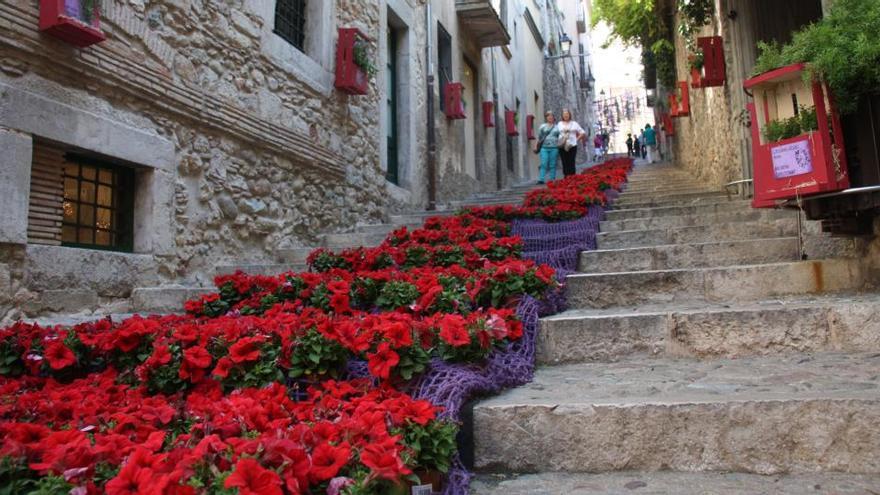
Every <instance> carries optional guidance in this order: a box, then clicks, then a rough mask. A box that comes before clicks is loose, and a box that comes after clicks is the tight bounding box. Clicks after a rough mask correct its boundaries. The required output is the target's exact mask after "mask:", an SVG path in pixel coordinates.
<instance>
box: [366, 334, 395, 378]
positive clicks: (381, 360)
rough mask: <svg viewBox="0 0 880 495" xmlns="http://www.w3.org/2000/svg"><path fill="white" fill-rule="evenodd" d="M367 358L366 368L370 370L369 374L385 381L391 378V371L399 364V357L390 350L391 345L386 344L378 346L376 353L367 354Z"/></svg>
mask: <svg viewBox="0 0 880 495" xmlns="http://www.w3.org/2000/svg"><path fill="white" fill-rule="evenodd" d="M367 358H368V359H369V361H368V363H367V367H368V368H369V369H370V374H372V375H373V376H375V377H378V378H383V379H386V380H387V379H388V377H389V376H391V369H392V368H394V367H395V366H397V363H399V362H400V356H399V355H398V354H397V353H396V352H394V351H392V350H391V345H390V344H388V342H382V343H381V344H379V348H378V349H376V352H374V353H372V354H367Z"/></svg>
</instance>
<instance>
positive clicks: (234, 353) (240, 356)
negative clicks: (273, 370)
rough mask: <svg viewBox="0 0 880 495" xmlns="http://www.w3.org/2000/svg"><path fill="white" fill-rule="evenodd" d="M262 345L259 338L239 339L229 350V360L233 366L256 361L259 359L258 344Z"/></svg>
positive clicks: (261, 340)
mask: <svg viewBox="0 0 880 495" xmlns="http://www.w3.org/2000/svg"><path fill="white" fill-rule="evenodd" d="M262 343H263V339H262V338H260V337H247V338H244V339H241V340H239V341H238V342H236V343H235V344H232V347H230V348H229V359H231V360H232V362H233V363H235V364H241V363H246V362H248V361H256V360H257V359H260V344H262Z"/></svg>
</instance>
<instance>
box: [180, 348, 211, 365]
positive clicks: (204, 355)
mask: <svg viewBox="0 0 880 495" xmlns="http://www.w3.org/2000/svg"><path fill="white" fill-rule="evenodd" d="M183 362H184V363H186V364H188V365H189V366H191V367H193V368H207V367H208V366H211V355H210V354H208V351H206V350H205V348H204V347H190V348H189V349H187V350H185V351H183Z"/></svg>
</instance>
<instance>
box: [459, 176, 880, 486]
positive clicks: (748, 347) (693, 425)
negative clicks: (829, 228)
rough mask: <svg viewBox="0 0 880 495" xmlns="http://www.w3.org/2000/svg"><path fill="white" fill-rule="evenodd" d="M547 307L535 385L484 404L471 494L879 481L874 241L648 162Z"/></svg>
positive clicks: (879, 330) (477, 421)
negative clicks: (869, 245)
mask: <svg viewBox="0 0 880 495" xmlns="http://www.w3.org/2000/svg"><path fill="white" fill-rule="evenodd" d="M615 208H616V209H615V210H614V211H610V212H608V215H607V219H606V220H605V221H603V222H602V223H601V226H600V230H601V233H600V234H599V236H598V247H599V249H598V250H597V251H592V252H584V253H582V255H581V259H580V273H577V274H575V275H572V276H570V277H569V279H568V287H567V291H568V296H569V303H570V307H571V308H572V309H570V310H569V311H567V312H565V313H562V314H559V315H555V316H552V317H549V318H545V319H543V320H542V321H541V329H540V332H539V336H538V342H537V357H536V359H537V365H538V369H537V371H536V374H535V379H534V381H533V382H532V383H531V384H529V385H527V386H524V387H521V388H518V389H514V390H510V391H507V392H506V393H504V394H502V395H500V396H498V397H495V398H491V399H488V400H485V401H482V402H480V403H478V404H477V405H476V406H475V407H474V410H473V419H472V425H471V426H472V428H473V437H474V452H473V454H474V459H475V468H476V470H477V471H478V472H479V473H480V475H479V476H478V477H477V478H476V479H475V480H474V481H473V483H472V493H474V494H477V495H488V494H502V493H503V494H504V495H518V494H547V495H550V494H631V493H632V494H686V495H687V494H758V493H761V494H765V493H767V494H769V493H773V494H792V495H794V494H804V493H821V494H856V493H858V494H876V493H880V426H878V425H880V353H878V351H880V294H877V293H875V292H872V290H871V289H872V286H871V285H872V284H871V282H872V280H871V279H870V276H869V275H868V272H867V270H866V267H865V266H864V258H863V253H864V248H865V246H864V240H861V239H842V238H830V237H827V236H823V235H822V234H821V233H820V231H819V230H818V226H817V225H813V224H811V223H807V224H806V225H805V226H804V249H805V251H806V254H807V259H806V260H804V259H802V256H801V252H800V250H799V243H798V237H797V234H798V222H797V213H796V212H793V211H775V210H753V209H751V208H750V206H749V204H748V202H746V201H741V200H736V199H734V200H728V198H727V197H726V196H725V195H723V194H719V193H718V192H717V191H712V190H709V189H707V188H705V187H701V186H700V185H699V184H697V183H696V182H694V181H693V180H691V179H690V178H689V177H688V176H687V175H685V174H683V173H682V172H680V171H678V170H677V169H675V168H672V167H669V166H661V167H657V166H654V167H651V168H647V167H645V168H637V169H636V171H635V172H634V173H633V174H632V176H631V179H630V181H629V184H628V187H627V189H626V191H625V192H624V193H623V194H621V196H620V199H619V200H618V202H617V203H616V206H615Z"/></svg>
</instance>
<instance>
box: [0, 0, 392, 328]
mask: <svg viewBox="0 0 880 495" xmlns="http://www.w3.org/2000/svg"><path fill="white" fill-rule="evenodd" d="M270 3H271V2H257V1H253V0H249V1H232V2H204V1H195V0H192V1H190V0H178V1H174V2H158V1H146V2H145V1H141V0H105V1H104V2H103V4H104V5H103V8H104V9H105V13H104V15H103V16H102V24H103V26H102V27H103V29H104V30H105V32H106V34H107V36H108V39H107V40H106V41H105V42H103V43H101V44H98V45H96V46H94V47H91V48H88V49H84V50H77V49H75V48H73V47H70V46H68V45H66V44H64V43H62V42H60V41H58V40H55V39H53V38H51V37H49V36H46V35H42V34H40V33H39V32H38V30H37V16H38V11H37V3H36V2H33V1H30V0H11V1H9V2H4V5H3V7H2V8H0V27H2V28H3V34H2V35H0V60H2V63H0V127H3V128H6V129H7V131H9V132H15V133H20V134H21V135H22V136H25V138H26V139H25V140H26V141H28V144H30V143H31V142H32V141H33V140H39V139H49V140H51V141H53V142H56V143H59V144H62V145H67V146H71V147H75V148H78V149H83V150H85V151H88V152H93V153H96V154H99V155H101V156H104V157H106V158H111V159H113V158H115V159H124V161H125V162H126V163H130V164H132V165H133V166H137V167H140V168H139V169H138V170H139V172H138V182H139V184H138V186H137V187H138V191H137V200H136V202H137V207H136V210H139V211H136V213H135V217H136V220H135V221H136V226H135V228H136V234H135V237H136V238H135V251H136V252H135V253H134V254H120V255H118V256H116V258H114V255H115V253H110V254H104V253H98V254H97V255H95V256H97V258H94V259H88V260H85V259H82V255H83V254H84V252H83V251H82V250H76V249H72V248H61V247H48V248H47V249H46V250H44V251H42V252H41V251H40V247H36V248H34V247H33V246H29V247H28V248H27V249H24V246H23V245H22V243H21V236H20V232H17V233H16V232H12V233H9V232H4V237H3V239H0V244H2V249H0V267H2V269H0V284H2V285H0V293H3V294H4V297H3V298H0V318H2V316H3V315H6V314H8V313H10V311H12V307H13V306H15V305H16V304H12V303H10V300H16V301H19V302H21V301H25V300H26V301H28V304H27V308H26V309H27V313H29V314H37V313H39V312H41V311H42V310H44V309H55V308H53V307H52V302H51V301H50V300H49V299H50V294H49V293H48V291H49V290H50V289H48V287H51V288H52V289H51V290H68V291H70V290H83V291H86V292H87V293H88V294H89V296H86V299H88V300H89V301H91V300H92V299H89V298H91V297H96V298H100V297H103V296H104V295H107V293H108V292H113V291H108V290H103V291H102V289H100V288H101V287H105V289H106V287H116V288H118V289H119V290H118V291H115V292H114V295H116V296H125V295H127V292H128V291H129V290H130V289H131V287H128V286H118V285H114V284H113V283H111V282H110V281H106V280H93V279H91V278H90V276H89V275H88V274H87V273H84V272H85V271H88V269H89V267H91V269H92V270H94V269H103V270H107V271H109V272H111V273H112V274H113V276H114V277H115V278H116V279H117V280H123V279H126V278H129V279H131V280H134V281H136V283H144V284H150V283H158V284H162V283H170V282H175V283H184V284H189V283H206V282H208V281H209V280H210V279H211V277H212V276H213V274H214V267H215V266H216V265H218V264H228V263H233V262H243V261H247V262H272V261H274V260H275V250H276V249H277V248H279V247H281V246H299V245H314V243H315V241H316V235H317V234H319V233H321V232H323V231H333V230H343V229H347V228H351V227H352V226H354V225H356V224H358V223H365V222H376V221H378V220H381V219H382V218H383V216H384V215H385V207H386V203H387V201H388V200H386V198H387V197H388V194H387V188H386V185H385V179H384V171H383V170H382V168H381V166H380V160H379V149H378V142H379V139H378V136H377V133H378V130H379V125H378V118H379V115H378V112H376V108H377V107H378V106H379V105H380V97H379V94H378V92H377V90H376V87H375V82H374V83H373V86H372V87H371V90H370V93H369V94H368V95H366V96H348V95H345V94H342V93H340V92H338V91H335V90H334V89H333V87H332V81H333V74H332V68H333V55H334V54H333V53H332V51H333V50H332V49H331V48H328V47H335V36H336V35H335V33H336V27H337V26H339V27H342V26H356V27H359V28H361V29H362V30H363V31H365V32H366V33H367V34H368V35H370V36H372V37H374V38H375V37H378V36H379V33H380V31H379V26H378V23H379V17H380V16H379V8H378V7H377V5H376V2H372V1H368V0H336V1H335V2H327V3H326V4H321V5H322V6H324V7H326V6H330V7H333V6H334V5H333V4H334V3H335V9H334V8H331V10H330V11H329V12H328V15H327V16H326V17H325V18H323V20H321V21H320V22H317V23H316V26H323V27H324V28H325V29H323V31H324V34H323V36H324V38H323V39H320V40H317V41H322V42H323V45H321V46H322V47H323V48H320V47H319V48H315V50H317V51H315V52H314V53H310V55H309V56H308V57H306V56H305V55H304V54H302V53H298V52H297V51H296V50H295V49H294V48H293V47H292V46H289V45H286V44H285V43H279V41H278V40H277V39H274V38H278V37H277V36H276V35H274V34H273V33H272V14H273V9H272V8H269V7H271V6H267V4H270ZM322 23H323V24H322ZM273 37H274V38H273ZM324 45H326V46H324ZM273 47H274V48H273ZM321 50H323V51H321ZM23 98H24V99H27V101H28V104H27V105H23V104H22V101H23ZM59 109H60V111H59ZM157 143H158V144H157ZM166 151H167V153H166ZM3 167H4V174H5V173H7V172H9V171H13V172H16V173H24V174H27V173H28V172H29V168H30V163H29V162H28V161H27V160H18V161H16V162H14V163H10V161H9V160H7V161H4V162H3ZM17 214H18V215H21V214H22V212H18V213H17ZM23 215H24V217H23V218H25V219H26V215H27V212H26V209H25V211H24V212H23ZM19 223H21V222H19ZM25 223H26V220H25ZM19 230H20V228H19ZM16 235H18V237H16ZM25 259H26V260H27V262H25V261H24V260H25ZM50 266H51V267H58V273H64V274H66V276H65V277H58V276H48V275H46V272H47V267H50ZM77 266H79V269H78V270H77V269H74V268H72V267H77ZM69 268H70V269H69ZM65 270H66V271H65ZM144 273H148V275H146V276H143V274H144ZM42 295H45V297H42ZM84 300H85V299H84ZM19 306H20V307H21V305H19ZM56 306H57V305H56ZM87 306H89V305H85V304H84V305H83V306H82V307H87Z"/></svg>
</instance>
